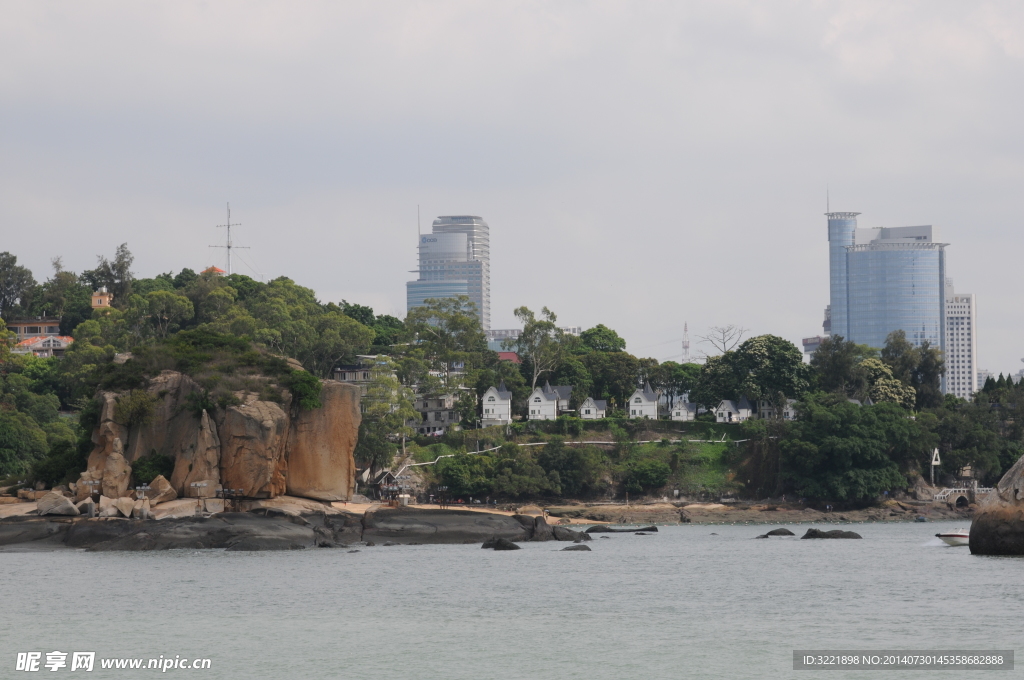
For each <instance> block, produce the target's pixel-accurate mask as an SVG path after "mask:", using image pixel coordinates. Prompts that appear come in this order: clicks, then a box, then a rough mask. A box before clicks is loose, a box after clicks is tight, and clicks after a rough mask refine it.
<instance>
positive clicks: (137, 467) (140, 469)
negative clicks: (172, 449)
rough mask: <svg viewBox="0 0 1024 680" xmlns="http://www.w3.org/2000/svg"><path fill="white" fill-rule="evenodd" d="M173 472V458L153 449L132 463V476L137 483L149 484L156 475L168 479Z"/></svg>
mask: <svg viewBox="0 0 1024 680" xmlns="http://www.w3.org/2000/svg"><path fill="white" fill-rule="evenodd" d="M173 472H174V459H172V458H171V457H170V456H165V455H163V454H161V453H157V452H156V451H154V452H153V453H151V454H149V455H148V456H143V457H142V458H139V459H138V460H137V461H135V462H134V463H132V476H133V477H135V481H136V482H138V483H139V484H149V483H150V482H152V481H153V480H154V479H156V478H157V476H158V475H163V476H164V477H165V478H167V479H170V477H171V473H173Z"/></svg>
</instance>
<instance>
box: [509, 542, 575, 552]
mask: <svg viewBox="0 0 1024 680" xmlns="http://www.w3.org/2000/svg"><path fill="white" fill-rule="evenodd" d="M516 547H518V546H516ZM566 550H574V551H576V550H579V551H583V552H590V546H589V545H583V544H582V543H579V544H576V545H570V546H566V547H564V548H562V552H565V551H566Z"/></svg>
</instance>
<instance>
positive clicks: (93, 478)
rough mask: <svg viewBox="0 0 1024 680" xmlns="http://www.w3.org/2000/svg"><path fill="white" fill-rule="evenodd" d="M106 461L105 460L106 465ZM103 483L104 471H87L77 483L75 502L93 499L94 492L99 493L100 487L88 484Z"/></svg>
mask: <svg viewBox="0 0 1024 680" xmlns="http://www.w3.org/2000/svg"><path fill="white" fill-rule="evenodd" d="M105 463H106V459H104V464H105ZM102 481H103V470H102V469H99V470H86V471H85V472H83V473H82V475H81V476H80V477H79V478H78V481H77V482H75V500H76V501H79V502H80V501H84V500H87V499H90V498H92V494H93V492H94V491H99V490H100V489H101V487H100V486H96V485H94V484H88V482H102Z"/></svg>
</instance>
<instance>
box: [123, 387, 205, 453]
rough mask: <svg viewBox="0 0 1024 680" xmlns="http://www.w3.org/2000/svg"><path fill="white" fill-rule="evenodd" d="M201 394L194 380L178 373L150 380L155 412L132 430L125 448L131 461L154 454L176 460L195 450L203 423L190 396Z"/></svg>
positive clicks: (149, 389)
mask: <svg viewBox="0 0 1024 680" xmlns="http://www.w3.org/2000/svg"><path fill="white" fill-rule="evenodd" d="M201 391H202V388H201V387H200V386H199V385H198V384H197V383H196V382H195V381H194V380H193V379H192V378H190V377H189V376H187V375H184V374H182V373H178V372H177V371H164V372H163V373H161V374H160V375H158V376H156V377H155V378H153V379H152V380H150V381H149V385H148V386H147V387H146V393H147V394H149V396H150V398H151V399H152V400H153V413H152V415H151V416H150V417H149V418H148V419H146V422H144V423H141V424H137V425H133V426H132V427H131V430H130V432H129V435H128V438H127V439H126V440H125V441H126V443H125V447H124V448H125V452H124V457H125V458H126V459H127V460H128V462H129V463H134V462H135V461H137V460H138V459H139V458H142V457H143V456H150V455H153V454H159V455H164V456H167V457H168V458H171V459H172V460H173V459H176V458H177V457H178V456H179V455H182V454H186V453H187V452H188V451H189V450H190V449H191V448H192V447H194V446H195V441H196V431H197V430H198V428H199V423H198V422H197V420H196V417H195V415H194V414H193V412H192V409H191V408H190V407H189V406H190V404H189V397H190V396H191V395H193V394H195V393H199V392H201ZM116 400H117V398H116V397H115V402H116Z"/></svg>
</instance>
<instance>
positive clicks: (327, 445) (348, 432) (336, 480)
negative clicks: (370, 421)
mask: <svg viewBox="0 0 1024 680" xmlns="http://www.w3.org/2000/svg"><path fill="white" fill-rule="evenodd" d="M359 396H360V395H359V388H358V387H357V386H355V385H349V384H345V383H340V382H335V381H333V380H328V381H325V382H324V383H323V388H322V389H321V390H320V403H321V404H322V406H321V408H319V409H316V410H312V411H299V413H298V415H297V416H296V417H295V418H294V419H293V420H292V423H291V427H290V428H289V433H288V455H287V460H288V474H287V490H288V494H289V495H291V496H303V497H305V498H315V499H318V500H322V501H343V500H347V499H349V498H351V496H352V492H353V490H354V489H353V483H354V480H355V461H354V460H353V458H352V452H353V451H354V450H355V446H356V439H357V438H358V436H359V422H360V415H359Z"/></svg>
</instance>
